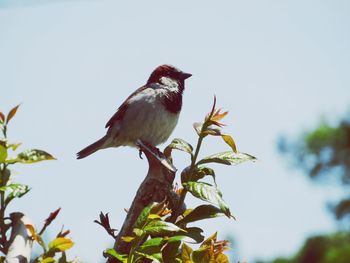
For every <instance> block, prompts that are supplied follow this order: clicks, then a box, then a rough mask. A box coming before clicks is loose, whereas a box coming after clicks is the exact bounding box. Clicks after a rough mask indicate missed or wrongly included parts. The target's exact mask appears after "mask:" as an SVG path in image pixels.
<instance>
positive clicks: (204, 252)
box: [192, 246, 211, 263]
mask: <svg viewBox="0 0 350 263" xmlns="http://www.w3.org/2000/svg"><path fill="white" fill-rule="evenodd" d="M210 256H211V255H210V247H209V246H207V247H201V248H199V249H197V250H195V251H193V252H192V259H193V261H194V262H196V263H208V262H210Z"/></svg>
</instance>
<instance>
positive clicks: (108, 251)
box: [103, 248, 128, 263]
mask: <svg viewBox="0 0 350 263" xmlns="http://www.w3.org/2000/svg"><path fill="white" fill-rule="evenodd" d="M103 254H104V255H107V256H111V257H113V258H116V259H118V260H120V261H121V262H123V263H126V262H127V259H128V256H127V255H122V254H119V253H118V252H116V251H115V250H114V249H113V248H108V249H106V250H105V251H103Z"/></svg>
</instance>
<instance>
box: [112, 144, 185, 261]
mask: <svg viewBox="0 0 350 263" xmlns="http://www.w3.org/2000/svg"><path fill="white" fill-rule="evenodd" d="M138 146H139V147H140V150H141V151H142V152H143V153H144V154H145V155H146V157H147V160H148V164H149V169H148V173H147V176H146V178H145V179H144V181H143V182H142V184H141V185H140V187H139V189H138V190H137V193H136V196H135V198H134V200H133V202H132V204H131V207H130V209H129V211H128V214H127V216H126V219H125V221H124V224H123V227H122V228H121V230H120V232H119V233H118V236H117V237H116V240H115V243H114V249H115V250H116V251H117V252H118V253H120V254H129V252H130V243H127V242H124V241H123V240H122V239H121V238H122V237H123V236H131V235H132V233H133V228H134V224H135V222H136V220H137V218H138V216H139V215H140V213H141V211H142V210H143V209H144V208H145V207H146V206H147V205H149V204H150V203H152V202H162V201H164V200H167V202H169V208H170V209H172V208H174V209H175V208H176V207H177V206H178V202H179V196H178V195H177V194H176V193H175V192H174V190H173V181H174V178H175V172H176V168H175V167H174V166H173V165H172V164H171V163H169V162H168V160H167V159H166V158H165V156H164V155H163V153H161V152H160V151H159V150H158V149H157V148H156V147H153V146H150V145H148V144H146V143H143V142H141V141H138ZM107 262H108V263H112V262H113V263H115V262H119V261H118V260H117V259H112V258H109V259H108V260H107Z"/></svg>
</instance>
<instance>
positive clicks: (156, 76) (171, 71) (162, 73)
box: [147, 65, 192, 85]
mask: <svg viewBox="0 0 350 263" xmlns="http://www.w3.org/2000/svg"><path fill="white" fill-rule="evenodd" d="M191 76H192V74H190V73H185V72H183V71H181V70H179V69H178V68H176V67H174V66H171V65H161V66H158V67H157V68H156V69H155V70H154V71H153V72H152V74H151V76H150V77H149V79H148V81H147V84H150V83H154V82H159V81H160V79H161V78H162V77H168V78H171V79H174V80H177V81H178V82H179V83H180V84H182V85H183V84H184V82H185V79H188V78H189V77H191Z"/></svg>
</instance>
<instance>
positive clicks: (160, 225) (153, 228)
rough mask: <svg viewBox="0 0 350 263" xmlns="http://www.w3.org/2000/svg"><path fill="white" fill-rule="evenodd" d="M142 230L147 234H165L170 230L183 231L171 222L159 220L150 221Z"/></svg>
mask: <svg viewBox="0 0 350 263" xmlns="http://www.w3.org/2000/svg"><path fill="white" fill-rule="evenodd" d="M143 230H144V231H145V232H146V233H147V234H149V235H159V234H160V235H165V234H168V233H171V232H178V231H184V230H182V229H181V228H179V227H178V226H177V225H174V224H173V223H170V222H165V221H161V220H152V221H150V222H149V223H148V224H147V225H146V226H145V227H144V229H143Z"/></svg>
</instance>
